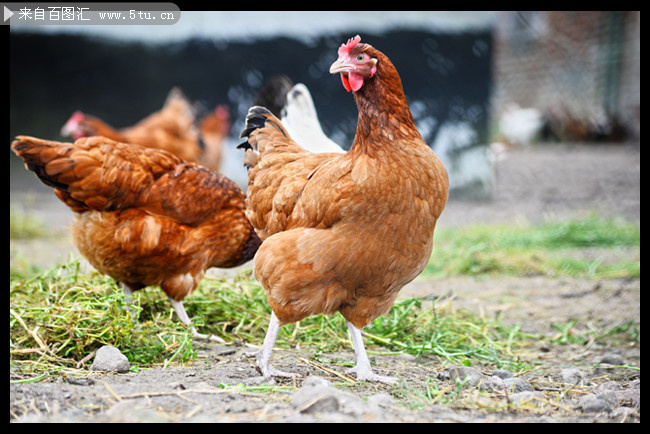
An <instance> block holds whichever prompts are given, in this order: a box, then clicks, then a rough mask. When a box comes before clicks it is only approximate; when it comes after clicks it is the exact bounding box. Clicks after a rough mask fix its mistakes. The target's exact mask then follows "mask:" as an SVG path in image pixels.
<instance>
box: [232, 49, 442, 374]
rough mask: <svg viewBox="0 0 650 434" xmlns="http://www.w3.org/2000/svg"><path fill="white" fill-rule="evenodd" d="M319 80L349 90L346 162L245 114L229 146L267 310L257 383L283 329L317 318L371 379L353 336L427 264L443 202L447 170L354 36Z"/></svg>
mask: <svg viewBox="0 0 650 434" xmlns="http://www.w3.org/2000/svg"><path fill="white" fill-rule="evenodd" d="M338 55H339V58H338V60H337V61H336V62H335V63H334V64H333V65H332V67H331V69H330V72H331V73H340V74H341V77H342V81H343V85H344V86H345V88H346V89H347V90H348V91H349V90H352V91H354V98H355V100H356V103H357V106H358V109H359V117H358V122H357V131H356V136H355V138H354V143H353V144H352V147H351V148H350V150H349V151H348V152H347V153H344V154H341V153H338V154H332V153H330V154H314V153H310V152H307V151H306V150H305V149H303V148H301V147H300V146H298V145H297V144H296V143H295V142H294V141H293V140H292V138H291V137H290V136H289V134H288V132H287V131H286V129H285V128H284V127H283V126H282V124H281V122H280V121H279V120H278V118H277V117H275V116H274V115H272V114H271V113H270V112H269V111H268V110H266V109H265V108H262V107H252V108H251V109H250V110H249V113H248V116H247V118H246V127H245V129H244V131H243V132H242V134H241V137H246V138H247V142H246V143H244V144H242V145H240V147H243V148H246V149H247V151H246V156H245V162H246V165H247V166H248V167H249V174H248V196H247V199H246V205H247V209H246V215H247V216H248V218H249V219H250V221H251V223H252V224H253V226H254V227H255V230H256V231H257V233H258V234H259V236H260V238H261V239H262V240H263V243H262V245H261V247H260V248H259V251H258V252H257V255H256V257H255V277H256V278H257V280H258V281H259V282H260V283H261V284H262V285H263V287H264V289H265V290H266V293H267V299H268V302H269V304H270V306H271V308H272V310H273V313H272V315H271V323H270V325H269V329H268V332H267V336H266V339H265V340H264V345H263V347H262V349H261V350H260V352H259V353H258V355H257V366H258V368H259V369H260V371H261V372H262V374H263V375H278V376H287V375H291V374H287V373H284V372H281V371H278V370H276V369H275V368H273V367H272V366H270V364H269V361H270V357H271V351H272V348H273V345H274V342H275V338H276V335H277V331H278V329H279V327H280V326H282V325H283V324H287V323H291V322H295V321H299V320H301V319H303V318H305V317H307V316H310V315H315V314H319V313H325V314H333V313H336V312H340V313H341V314H342V315H343V316H344V317H345V319H346V320H347V324H348V329H349V331H350V334H351V337H352V343H353V345H354V348H355V352H356V356H357V360H356V365H355V367H354V368H352V369H351V370H350V371H351V372H354V373H356V375H357V378H358V379H364V380H371V381H382V382H387V383H392V382H394V381H395V379H394V378H392V377H386V376H380V375H376V374H375V373H373V372H372V369H371V367H370V362H369V360H368V357H367V355H366V351H365V348H364V345H363V340H362V337H361V332H360V330H361V329H362V328H363V327H364V326H365V325H367V324H368V323H369V322H371V321H372V320H374V319H375V318H377V317H378V316H379V315H382V314H385V313H387V312H388V311H389V310H390V308H391V307H392V305H393V303H394V301H395V298H396V297H397V294H398V292H399V291H400V289H401V288H402V287H403V286H404V285H405V284H407V283H408V282H410V281H411V280H413V279H414V278H415V277H416V276H417V275H418V274H419V273H420V272H421V271H422V270H423V269H424V267H425V265H426V264H427V262H428V261H429V257H430V255H431V251H432V248H433V232H434V229H435V226H436V221H437V220H438V218H439V217H440V214H441V212H442V210H443V208H444V206H445V203H446V201H447V196H448V187H449V184H448V177H447V172H446V170H445V168H444V166H443V165H442V163H441V162H440V161H439V160H438V158H437V157H436V155H435V154H434V152H433V151H432V150H431V149H430V148H429V146H427V144H426V143H425V142H424V141H423V140H422V137H421V136H420V134H419V132H418V130H417V129H416V127H415V122H414V121H413V117H412V116H411V112H410V110H409V108H408V104H407V102H406V98H405V96H404V92H403V90H402V84H401V80H400V78H399V75H398V73H397V70H396V69H395V67H394V66H393V64H392V63H391V62H390V60H389V59H388V58H387V57H386V56H385V55H384V54H382V53H381V52H380V51H378V50H376V49H375V48H373V47H372V46H370V45H368V44H362V43H360V38H359V37H358V36H357V37H356V38H354V39H350V40H349V41H348V42H347V44H343V45H341V48H340V49H339V51H338Z"/></svg>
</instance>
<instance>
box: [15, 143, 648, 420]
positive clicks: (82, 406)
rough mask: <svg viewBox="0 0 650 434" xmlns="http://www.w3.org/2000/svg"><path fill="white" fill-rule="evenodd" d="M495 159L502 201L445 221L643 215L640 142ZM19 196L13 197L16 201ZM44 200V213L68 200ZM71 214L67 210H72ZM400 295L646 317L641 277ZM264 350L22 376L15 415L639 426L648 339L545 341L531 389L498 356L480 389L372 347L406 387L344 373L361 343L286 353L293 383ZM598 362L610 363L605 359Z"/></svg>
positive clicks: (38, 251)
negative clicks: (258, 362) (260, 361)
mask: <svg viewBox="0 0 650 434" xmlns="http://www.w3.org/2000/svg"><path fill="white" fill-rule="evenodd" d="M495 169H496V170H495V186H496V187H495V191H494V195H493V198H492V200H489V201H488V200H486V201H482V202H469V201H467V202H465V201H451V202H450V203H449V204H448V206H447V208H446V209H445V211H444V213H443V216H442V218H441V220H440V222H439V225H441V226H442V225H464V224H471V223H490V222H508V221H518V220H521V219H525V220H528V221H533V222H534V221H539V220H541V219H544V218H549V217H551V218H565V217H575V216H576V215H581V213H584V212H588V211H596V212H598V213H600V214H601V215H605V216H615V217H621V218H624V219H626V220H630V221H635V222H638V221H639V220H640V185H639V184H640V154H639V147H638V146H631V145H613V146H605V145H597V146H557V145H547V146H538V147H533V148H528V149H518V150H514V151H512V152H511V153H510V154H509V155H508V156H507V158H505V159H504V160H501V161H499V162H498V163H497V164H496V167H495ZM52 196H53V195H52ZM20 197H21V196H20V194H18V193H17V194H14V193H12V200H20V199H19V198H20ZM36 203H37V207H39V206H40V207H42V208H45V209H46V208H47V207H50V206H52V207H55V208H56V207H57V205H53V204H51V203H50V202H47V203H46V202H45V201H41V200H37V201H36ZM56 209H58V208H56ZM59 212H60V213H61V214H60V215H62V216H64V217H62V219H63V220H65V210H63V211H61V210H60V209H59ZM51 221H52V222H57V220H56V219H52V220H51ZM68 249H70V250H73V247H72V246H71V245H66V241H63V242H61V241H57V246H56V248H53V246H51V245H50V246H48V245H47V244H46V243H45V242H43V241H42V240H33V241H29V242H22V243H18V242H13V241H12V243H11V255H12V260H13V258H14V256H19V255H23V256H25V255H29V256H30V257H31V258H34V260H35V261H37V262H39V261H40V262H43V263H47V262H48V261H52V260H55V261H56V260H57V259H56V258H59V259H65V258H66V257H67V250H68ZM52 252H56V254H55V255H52ZM53 258H54V259H53ZM402 294H403V295H418V296H441V295H445V296H448V299H449V300H450V304H449V306H450V308H455V309H458V308H467V309H470V310H471V311H473V312H475V313H476V314H478V315H482V316H485V317H491V316H494V315H501V318H502V320H503V321H504V322H505V323H507V324H510V325H514V324H518V325H519V326H520V328H521V330H522V331H523V332H526V333H533V334H538V335H541V336H545V337H546V336H554V335H555V334H557V333H558V330H556V329H554V328H552V327H551V323H567V322H568V321H570V320H574V319H575V320H577V321H576V324H581V325H583V326H585V325H586V326H589V325H592V326H593V327H595V328H598V329H599V330H602V329H608V328H611V327H614V326H617V325H620V324H623V323H625V322H628V321H632V322H634V323H636V324H638V325H639V327H640V279H613V280H600V281H594V280H582V279H571V278H564V277H563V278H555V279H554V278H549V277H541V276H533V277H526V276H524V277H500V278H493V279H477V278H472V277H452V278H448V279H442V280H425V279H416V280H415V281H414V282H412V283H411V284H409V285H408V286H407V287H405V288H404V290H403V293H402ZM254 350H255V348H252V347H245V346H237V345H219V344H210V345H204V346H201V347H199V351H198V353H199V355H198V358H197V360H196V363H194V364H193V365H192V366H189V367H184V368H166V369H162V368H156V369H147V370H141V371H140V372H135V373H126V374H102V373H96V372H90V371H87V372H85V371H84V372H80V373H79V374H78V375H77V376H75V377H74V378H71V377H67V378H60V379H58V380H57V381H55V382H39V383H29V384H11V385H10V393H9V400H10V418H11V420H12V421H13V422H88V421H91V422H126V421H133V422H159V421H171V422H186V421H188V422H622V421H626V422H640V370H639V369H630V368H629V366H633V367H637V368H640V345H639V344H633V345H624V346H621V345H614V344H611V345H600V344H597V343H594V342H590V343H588V344H586V345H575V344H565V345H560V344H557V345H556V344H549V343H548V340H545V341H543V342H542V341H540V343H539V345H532V346H531V347H530V348H528V349H527V352H526V353H525V354H522V355H521V357H522V358H525V359H526V360H527V361H528V362H530V363H533V364H535V365H536V366H539V369H534V370H532V371H530V372H524V373H522V374H521V375H519V378H520V379H521V380H523V382H522V384H523V386H522V388H521V389H515V390H512V389H506V390H504V389H502V388H499V387H497V386H490V384H495V381H496V380H495V377H492V376H491V374H493V373H495V370H496V369H497V367H496V366H494V365H490V364H485V365H483V366H473V367H474V368H476V370H477V371H478V372H479V374H478V375H479V376H480V375H481V374H482V375H483V376H482V377H481V378H480V380H479V382H478V384H477V385H475V386H474V387H471V386H470V385H469V384H468V385H466V386H465V387H464V388H463V389H462V390H460V389H457V386H456V385H455V383H454V382H453V379H452V378H450V373H449V368H448V367H446V366H442V365H441V360H438V359H435V358H414V357H412V356H405V355H371V356H372V357H373V358H374V360H375V362H376V367H375V369H376V370H377V371H378V372H379V373H381V374H388V375H393V376H396V377H398V378H399V383H398V384H397V385H394V386H387V385H381V384H371V383H363V382H362V383H355V382H354V380H351V379H349V378H348V377H346V376H345V375H343V376H341V375H337V373H342V372H344V370H345V368H344V367H342V366H341V365H340V361H341V360H343V361H348V362H352V361H353V359H354V352H353V350H352V348H350V349H349V350H348V351H343V352H341V353H340V354H339V353H337V354H329V353H328V354H323V355H321V356H320V357H319V359H318V362H315V361H310V355H311V353H310V352H308V351H301V350H300V349H297V350H292V351H289V350H277V349H276V351H275V352H274V355H273V363H274V365H275V366H277V367H279V368H280V369H283V370H286V371H290V372H296V373H299V374H302V375H303V377H302V378H301V379H298V380H294V381H288V382H282V381H280V380H274V379H268V378H262V377H261V376H260V375H259V373H258V372H257V371H256V369H255V367H254V358H251V357H249V356H248V355H247V354H248V353H250V352H251V351H254ZM598 360H600V361H602V362H603V363H608V364H609V365H610V366H607V365H603V366H601V367H597V368H596V367H594V365H593V363H594V361H598ZM330 362H331V363H330ZM622 365H626V366H628V367H621V366H622ZM499 375H501V374H499ZM316 377H317V378H316ZM323 379H324V380H327V381H328V382H327V383H324V382H323ZM334 383H336V384H334ZM269 389H272V391H269ZM431 390H438V391H440V390H446V391H447V392H449V391H455V390H457V395H454V396H455V398H454V399H448V398H444V399H443V398H441V399H437V400H436V399H433V398H432V395H431V394H430V392H431ZM441 396H443V395H441ZM444 396H449V394H445V395H444Z"/></svg>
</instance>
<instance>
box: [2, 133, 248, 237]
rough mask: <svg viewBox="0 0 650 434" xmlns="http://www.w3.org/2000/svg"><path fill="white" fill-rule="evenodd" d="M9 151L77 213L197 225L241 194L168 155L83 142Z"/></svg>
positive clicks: (21, 141)
mask: <svg viewBox="0 0 650 434" xmlns="http://www.w3.org/2000/svg"><path fill="white" fill-rule="evenodd" d="M12 149H13V150H14V152H15V153H16V154H18V155H19V156H20V157H21V158H23V160H25V165H26V166H27V168H28V169H29V170H31V171H33V172H34V173H35V174H36V175H37V176H38V177H39V178H40V179H41V181H43V182H44V183H45V184H47V185H49V186H51V187H54V188H55V189H56V190H57V196H59V198H60V199H61V200H62V201H63V202H65V203H66V204H67V205H68V206H69V207H70V208H72V209H73V210H74V211H77V212H83V211H86V210H89V209H92V210H96V211H116V210H125V209H128V208H134V207H137V208H140V209H142V210H144V211H147V212H149V213H151V214H155V215H160V216H166V217H170V218H173V219H175V220H177V221H178V222H179V223H182V224H185V225H188V226H197V225H199V224H200V223H201V222H203V221H205V220H207V219H209V218H210V217H211V216H213V215H214V214H215V213H217V212H219V210H220V209H221V206H222V205H223V204H225V203H226V202H228V201H229V200H230V199H231V198H234V197H237V198H240V199H241V198H242V197H243V193H242V192H241V190H239V188H238V187H237V186H236V184H234V183H233V182H232V181H230V180H229V179H228V178H226V177H224V176H223V175H221V174H218V173H215V172H212V171H210V170H208V169H205V168H203V167H201V166H198V165H195V164H193V163H186V162H184V161H183V160H181V159H180V158H178V157H176V156H175V155H172V154H170V153H168V152H165V151H161V150H156V149H151V148H145V147H141V146H137V145H130V144H125V143H119V142H114V141H112V140H109V139H106V138H104V137H88V138H82V139H79V140H77V141H76V142H75V143H59V142H54V141H47V140H42V139H37V138H34V137H28V136H18V137H17V140H15V141H14V142H13V144H12Z"/></svg>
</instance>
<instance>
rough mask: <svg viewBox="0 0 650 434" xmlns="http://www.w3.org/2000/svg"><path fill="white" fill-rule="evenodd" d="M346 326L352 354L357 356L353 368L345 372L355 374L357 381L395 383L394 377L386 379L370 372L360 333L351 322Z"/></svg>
mask: <svg viewBox="0 0 650 434" xmlns="http://www.w3.org/2000/svg"><path fill="white" fill-rule="evenodd" d="M347 324H348V330H350V337H351V338H352V345H354V352H355V354H356V355H357V363H356V365H355V366H354V368H350V369H348V370H347V371H346V372H347V373H355V374H357V380H368V381H377V382H380V383H386V384H395V383H397V378H395V377H386V376H383V375H377V374H375V373H373V372H372V368H371V367H370V360H369V359H368V354H366V347H365V346H364V345H363V338H362V337H361V331H360V330H359V329H358V328H356V327H355V326H354V325H352V323H351V322H349V321H347Z"/></svg>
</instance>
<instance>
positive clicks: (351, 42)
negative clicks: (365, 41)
mask: <svg viewBox="0 0 650 434" xmlns="http://www.w3.org/2000/svg"><path fill="white" fill-rule="evenodd" d="M359 42H361V36H359V35H357V36H355V37H354V38H350V39H348V42H347V43H345V44H341V46H340V47H339V57H342V56H344V55H347V54H349V53H350V50H351V49H353V48H354V47H356V46H357V44H358V43H359Z"/></svg>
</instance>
